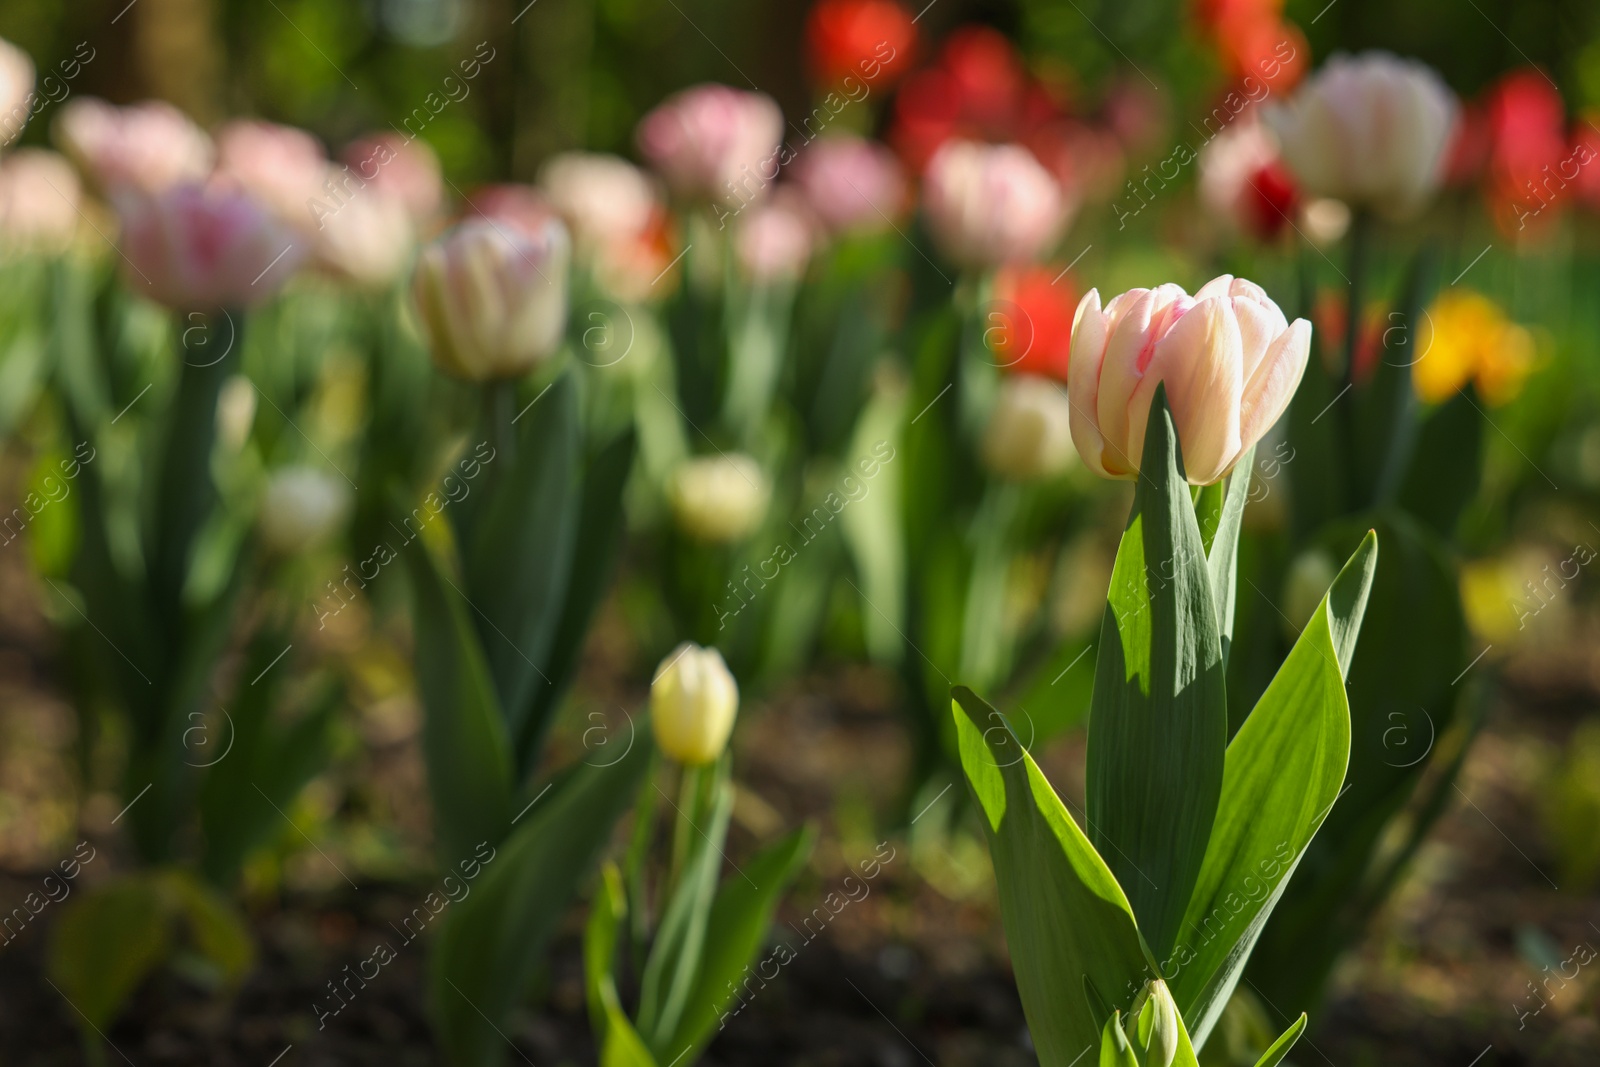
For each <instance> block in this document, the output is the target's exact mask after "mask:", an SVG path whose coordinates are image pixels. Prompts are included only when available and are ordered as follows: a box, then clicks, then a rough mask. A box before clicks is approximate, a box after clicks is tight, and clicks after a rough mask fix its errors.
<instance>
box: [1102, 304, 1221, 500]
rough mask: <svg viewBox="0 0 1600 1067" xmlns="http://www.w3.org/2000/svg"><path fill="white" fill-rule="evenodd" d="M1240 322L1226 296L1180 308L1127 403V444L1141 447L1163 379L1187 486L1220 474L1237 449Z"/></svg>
mask: <svg viewBox="0 0 1600 1067" xmlns="http://www.w3.org/2000/svg"><path fill="white" fill-rule="evenodd" d="M1240 343H1241V342H1240V338H1239V325H1238V321H1237V320H1236V319H1235V317H1234V315H1233V313H1232V307H1231V306H1230V303H1229V301H1228V300H1227V299H1226V298H1219V297H1209V298H1207V299H1205V300H1202V301H1200V302H1199V303H1197V304H1195V305H1194V306H1193V307H1192V308H1190V309H1189V310H1188V311H1186V312H1184V313H1183V314H1182V315H1181V316H1180V317H1179V318H1178V319H1177V321H1176V322H1174V323H1173V324H1172V325H1171V327H1170V328H1169V329H1168V330H1167V333H1166V334H1165V336H1163V337H1162V338H1161V339H1160V341H1159V342H1157V344H1156V346H1155V353H1154V356H1153V358H1152V359H1151V361H1150V365H1149V368H1148V370H1147V371H1146V372H1145V375H1144V378H1143V379H1142V380H1141V381H1140V383H1139V388H1137V389H1136V390H1134V392H1133V396H1132V398H1131V399H1130V401H1129V404H1128V417H1129V422H1130V436H1129V444H1130V447H1133V446H1143V444H1144V432H1145V423H1146V422H1147V421H1148V419H1149V417H1150V401H1151V399H1152V398H1153V397H1154V395H1155V388H1156V384H1157V383H1158V382H1165V383H1166V386H1167V398H1168V401H1169V403H1170V404H1171V405H1172V421H1173V423H1174V425H1176V427H1177V429H1178V442H1179V444H1180V445H1181V447H1182V449H1183V466H1184V474H1185V476H1186V477H1187V479H1188V481H1189V483H1190V484H1191V485H1209V484H1211V483H1212V482H1214V481H1216V480H1217V479H1218V478H1220V477H1222V474H1223V472H1224V471H1226V470H1227V468H1228V466H1229V464H1231V463H1232V462H1233V461H1234V459H1235V458H1237V456H1238V454H1239V451H1240V449H1239V398H1240V394H1241V392H1242V390H1243V387H1244V382H1243V378H1242V376H1241V374H1240V366H1241V362H1242V361H1241V357H1240Z"/></svg>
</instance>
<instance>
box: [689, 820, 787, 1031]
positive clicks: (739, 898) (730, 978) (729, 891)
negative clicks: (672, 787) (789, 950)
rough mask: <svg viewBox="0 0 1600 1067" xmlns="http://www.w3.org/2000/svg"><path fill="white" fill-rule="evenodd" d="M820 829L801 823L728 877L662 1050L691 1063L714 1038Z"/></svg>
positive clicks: (715, 903) (719, 893)
mask: <svg viewBox="0 0 1600 1067" xmlns="http://www.w3.org/2000/svg"><path fill="white" fill-rule="evenodd" d="M815 841H816V832H815V831H814V830H813V829H812V828H811V827H809V826H805V827H801V828H800V829H799V830H796V831H794V832H793V833H791V834H789V835H788V836H786V837H784V838H782V839H780V840H779V841H778V842H776V843H775V844H772V845H769V846H768V847H767V848H766V849H764V850H762V851H761V852H760V853H759V854H758V855H757V856H756V858H755V859H753V860H751V861H750V862H749V863H747V864H745V866H744V870H743V872H742V873H735V874H733V875H731V876H729V877H728V878H726V879H724V881H723V885H722V888H721V889H719V890H718V891H717V899H716V900H715V901H714V902H713V903H712V905H711V916H710V921H709V922H707V923H706V943H705V948H704V949H703V950H702V952H701V957H700V967H699V969H698V970H697V971H696V972H695V979H694V985H693V991H692V992H691V993H690V994H689V999H688V1006H687V1007H686V1008H685V1009H684V1013H683V1018H682V1020H681V1021H680V1022H679V1023H678V1030H677V1032H676V1033H675V1034H673V1035H672V1039H671V1040H670V1041H667V1042H666V1043H665V1044H664V1045H663V1046H662V1047H661V1048H660V1049H659V1050H658V1051H659V1052H660V1053H661V1058H662V1059H663V1060H665V1061H669V1062H670V1061H672V1060H676V1059H678V1058H680V1057H684V1054H685V1053H686V1052H687V1053H688V1056H687V1057H685V1058H684V1059H683V1061H682V1062H687V1063H692V1062H694V1060H695V1058H696V1057H698V1056H699V1054H700V1052H701V1051H702V1050H703V1049H704V1048H705V1047H706V1045H707V1044H709V1043H710V1041H711V1038H712V1036H713V1035H714V1033H715V1031H716V1028H717V1027H718V1026H719V1025H720V1024H721V1023H722V1021H723V1016H724V1013H726V1012H727V1010H728V1007H729V1005H730V1004H732V1002H733V1001H734V999H735V998H736V996H737V991H738V990H739V988H740V984H739V983H740V979H741V978H742V977H743V976H744V975H745V972H746V970H747V969H748V968H749V967H750V964H751V963H752V962H753V961H754V960H755V957H756V953H757V952H759V951H760V950H761V946H762V945H763V944H764V943H765V941H766V937H767V930H768V928H769V927H771V925H772V916H773V914H774V913H775V912H776V911H777V908H778V899H779V897H781V896H782V895H783V892H784V890H785V889H787V888H788V887H789V883H790V882H792V881H793V880H794V877H795V875H796V874H798V873H799V872H800V868H801V867H803V866H804V865H805V862H806V859H807V857H809V856H810V855H811V848H812V845H813V844H814V843H815Z"/></svg>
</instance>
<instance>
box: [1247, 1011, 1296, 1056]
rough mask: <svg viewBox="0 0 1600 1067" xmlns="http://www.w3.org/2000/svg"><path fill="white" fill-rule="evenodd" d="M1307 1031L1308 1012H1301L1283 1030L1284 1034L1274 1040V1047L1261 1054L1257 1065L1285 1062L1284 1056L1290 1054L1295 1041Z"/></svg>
mask: <svg viewBox="0 0 1600 1067" xmlns="http://www.w3.org/2000/svg"><path fill="white" fill-rule="evenodd" d="M1305 1032H1306V1014H1305V1012H1301V1013H1300V1018H1298V1019H1296V1020H1295V1021H1294V1022H1292V1023H1290V1024H1289V1029H1287V1030H1285V1031H1284V1032H1283V1036H1282V1037H1280V1038H1278V1040H1276V1041H1274V1042H1273V1043H1272V1047H1271V1048H1269V1049H1267V1051H1265V1052H1263V1053H1262V1054H1261V1058H1260V1059H1259V1060H1257V1061H1256V1067H1278V1064H1280V1063H1282V1062H1283V1058H1284V1057H1285V1056H1287V1055H1288V1054H1289V1050H1290V1049H1292V1048H1294V1046H1295V1042H1297V1041H1299V1040H1300V1035H1301V1034H1303V1033H1305Z"/></svg>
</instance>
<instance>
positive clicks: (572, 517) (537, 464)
mask: <svg viewBox="0 0 1600 1067" xmlns="http://www.w3.org/2000/svg"><path fill="white" fill-rule="evenodd" d="M516 419H517V420H520V425H516V426H513V427H512V429H513V430H514V431H515V432H516V435H517V440H516V443H515V450H514V454H508V453H511V452H512V449H511V448H509V447H507V448H502V449H501V450H500V452H499V453H498V454H496V455H495V456H494V458H493V459H492V461H490V463H489V464H488V467H489V475H490V479H491V480H490V481H489V483H488V484H487V485H486V486H484V488H483V489H482V490H479V491H480V492H483V493H486V494H488V495H487V496H485V498H484V499H483V500H482V501H481V502H480V503H479V504H478V505H477V506H476V508H475V510H473V511H471V512H470V513H468V514H470V515H471V521H470V523H469V524H468V527H467V528H465V529H464V530H463V536H462V537H461V571H462V585H463V590H464V594H463V595H465V596H467V597H469V598H470V604H471V606H472V619H471V621H472V625H473V627H474V628H475V629H476V630H477V632H478V636H479V639H480V642H481V644H482V647H483V654H484V659H485V661H486V662H487V664H488V668H489V675H490V677H491V678H493V679H494V688H495V692H496V693H497V694H498V695H499V698H500V708H501V710H502V712H503V713H504V715H505V717H506V729H507V733H508V735H509V736H510V737H511V738H513V739H515V738H517V737H518V736H519V735H520V734H521V733H522V730H523V727H524V724H525V723H526V722H527V718H528V715H529V714H530V713H531V712H532V710H533V706H534V703H533V698H534V694H535V692H536V691H537V690H538V689H539V688H540V687H541V686H543V687H548V686H549V685H550V678H549V675H548V666H547V663H548V658H549V652H550V648H551V645H552V644H553V642H554V641H555V637H556V628H557V625H558V623H559V622H560V620H561V618H562V614H563V608H564V606H565V603H566V596H567V583H568V581H569V580H570V576H571V574H572V567H573V547H574V543H575V540H576V537H577V516H578V511H579V506H580V504H579V491H578V449H579V447H580V436H581V434H580V430H579V426H578V395H577V387H576V385H575V384H574V383H573V375H572V372H571V371H568V372H566V373H564V374H562V375H561V377H559V378H557V379H556V380H555V381H554V382H553V383H551V384H550V386H549V387H548V388H547V390H546V392H545V393H544V394H542V395H540V396H539V397H537V398H536V399H534V400H532V401H531V402H530V404H529V406H528V407H526V408H524V409H523V411H522V412H521V413H519V414H518V415H517V416H516Z"/></svg>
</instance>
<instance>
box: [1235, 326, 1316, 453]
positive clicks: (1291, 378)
mask: <svg viewBox="0 0 1600 1067" xmlns="http://www.w3.org/2000/svg"><path fill="white" fill-rule="evenodd" d="M1310 354H1311V323H1309V322H1307V321H1306V320H1305V319H1295V320H1294V323H1293V324H1292V325H1290V327H1289V328H1288V329H1287V330H1285V331H1284V332H1283V333H1282V334H1281V335H1280V336H1279V337H1278V339H1277V340H1276V341H1274V342H1273V343H1272V347H1271V348H1269V349H1268V350H1267V355H1266V358H1264V359H1263V360H1262V361H1261V366H1260V367H1258V368H1257V369H1256V373H1255V374H1253V375H1252V376H1251V377H1250V380H1249V381H1248V382H1246V383H1245V387H1244V394H1243V396H1242V397H1241V399H1240V405H1239V447H1240V451H1243V450H1244V449H1246V448H1249V447H1250V446H1251V445H1253V444H1255V443H1256V442H1257V441H1259V440H1261V438H1262V437H1263V436H1265V435H1266V432H1267V431H1268V430H1270V429H1272V426H1273V424H1274V423H1276V422H1277V421H1278V419H1279V418H1280V417H1281V416H1282V415H1283V413H1284V411H1285V410H1286V409H1287V408H1288V406H1289V401H1290V399H1291V398H1292V397H1293V396H1294V393H1295V390H1296V389H1298V388H1299V387H1300V378H1301V376H1302V375H1304V374H1305V372H1306V362H1307V360H1308V359H1309V357H1310Z"/></svg>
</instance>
